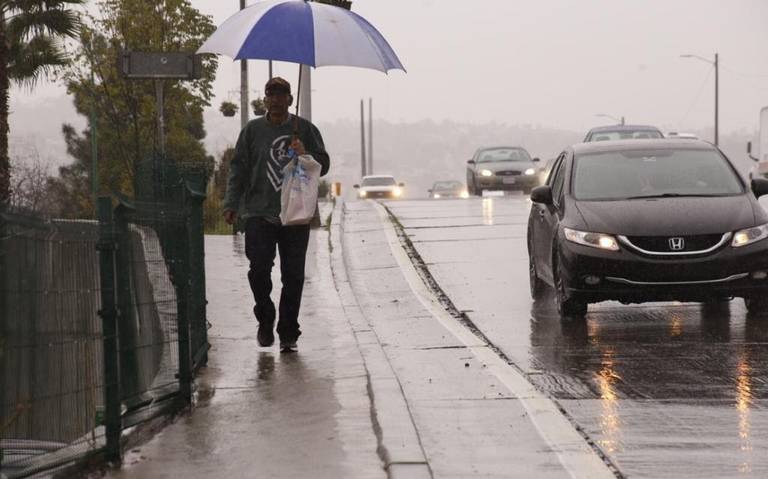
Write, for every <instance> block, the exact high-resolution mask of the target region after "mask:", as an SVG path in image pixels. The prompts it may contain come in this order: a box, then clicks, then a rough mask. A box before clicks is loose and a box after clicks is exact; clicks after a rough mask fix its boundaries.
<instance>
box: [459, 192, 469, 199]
mask: <svg viewBox="0 0 768 479" xmlns="http://www.w3.org/2000/svg"><path fill="white" fill-rule="evenodd" d="M459 196H460V197H462V198H469V191H467V190H461V193H459Z"/></svg>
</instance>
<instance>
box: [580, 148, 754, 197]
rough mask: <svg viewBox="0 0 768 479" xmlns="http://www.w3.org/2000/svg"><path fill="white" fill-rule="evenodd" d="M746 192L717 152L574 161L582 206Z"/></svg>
mask: <svg viewBox="0 0 768 479" xmlns="http://www.w3.org/2000/svg"><path fill="white" fill-rule="evenodd" d="M743 192H744V189H743V186H742V184H741V182H740V181H739V179H738V177H737V175H736V172H735V171H733V169H732V168H731V167H730V165H729V164H728V163H727V161H726V160H725V159H724V158H723V157H722V156H721V155H720V154H719V153H718V152H716V151H713V150H694V149H688V150H686V149H679V150H677V149H676V150H667V149H664V150H631V151H610V152H603V153H590V154H584V155H578V156H576V157H575V174H574V177H573V195H574V197H575V198H576V199H578V200H622V199H635V198H663V197H669V196H730V195H738V194H742V193H743Z"/></svg>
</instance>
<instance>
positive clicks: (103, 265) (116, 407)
mask: <svg viewBox="0 0 768 479" xmlns="http://www.w3.org/2000/svg"><path fill="white" fill-rule="evenodd" d="M97 212H98V218H99V242H98V245H97V249H98V250H99V274H100V282H101V285H100V286H101V309H100V310H99V316H101V320H102V335H103V338H104V409H105V410H104V426H105V429H106V440H107V444H106V457H107V460H109V461H115V462H119V461H120V459H121V458H120V432H121V430H122V420H121V417H120V365H119V359H118V337H117V308H116V307H115V293H116V292H115V248H116V245H115V232H114V222H113V221H112V200H111V199H110V198H109V197H105V196H102V197H99V199H98V202H97Z"/></svg>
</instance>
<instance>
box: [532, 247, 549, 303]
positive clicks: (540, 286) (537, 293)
mask: <svg viewBox="0 0 768 479" xmlns="http://www.w3.org/2000/svg"><path fill="white" fill-rule="evenodd" d="M528 281H529V286H530V288H531V298H533V299H539V298H541V297H542V296H543V295H544V288H545V287H546V284H545V283H544V281H542V280H541V278H539V275H538V273H537V272H536V262H535V261H534V260H533V258H531V256H530V253H529V255H528Z"/></svg>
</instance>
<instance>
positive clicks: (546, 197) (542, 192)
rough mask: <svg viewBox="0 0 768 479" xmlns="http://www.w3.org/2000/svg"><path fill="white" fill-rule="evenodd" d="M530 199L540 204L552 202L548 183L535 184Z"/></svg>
mask: <svg viewBox="0 0 768 479" xmlns="http://www.w3.org/2000/svg"><path fill="white" fill-rule="evenodd" d="M531 201H533V202H534V203H541V204H542V205H551V204H552V188H550V187H549V186H548V185H542V186H537V187H536V188H534V189H532V190H531Z"/></svg>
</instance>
